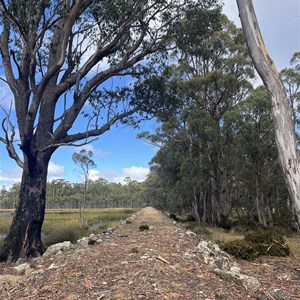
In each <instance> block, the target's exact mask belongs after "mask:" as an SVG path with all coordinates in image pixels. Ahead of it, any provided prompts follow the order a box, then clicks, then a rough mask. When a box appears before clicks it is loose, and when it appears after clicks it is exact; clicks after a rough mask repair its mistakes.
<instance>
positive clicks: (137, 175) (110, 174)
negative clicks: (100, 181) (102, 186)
mask: <svg viewBox="0 0 300 300" xmlns="http://www.w3.org/2000/svg"><path fill="white" fill-rule="evenodd" d="M98 174H99V177H102V178H105V179H107V180H108V181H110V182H119V183H124V179H125V178H126V177H130V178H131V179H132V180H136V181H139V182H141V181H144V180H145V179H146V177H147V175H148V174H149V168H144V167H137V166H131V167H128V168H123V169H122V170H121V171H116V170H112V169H106V170H102V171H101V172H99V173H98Z"/></svg>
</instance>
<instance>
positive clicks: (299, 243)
mask: <svg viewBox="0 0 300 300" xmlns="http://www.w3.org/2000/svg"><path fill="white" fill-rule="evenodd" d="M286 242H287V244H288V245H289V247H290V249H291V252H292V254H293V255H294V256H295V257H297V258H298V259H300V236H299V235H298V236H296V235H295V237H288V238H287V239H286Z"/></svg>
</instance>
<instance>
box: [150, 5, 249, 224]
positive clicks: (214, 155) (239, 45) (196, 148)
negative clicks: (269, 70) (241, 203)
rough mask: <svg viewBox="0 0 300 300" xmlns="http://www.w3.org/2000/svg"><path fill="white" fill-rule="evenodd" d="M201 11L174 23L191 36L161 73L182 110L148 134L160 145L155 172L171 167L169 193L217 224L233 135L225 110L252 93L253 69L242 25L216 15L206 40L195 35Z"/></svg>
mask: <svg viewBox="0 0 300 300" xmlns="http://www.w3.org/2000/svg"><path fill="white" fill-rule="evenodd" d="M202 13H203V11H202V10H198V11H194V12H193V13H191V14H189V15H187V17H186V18H185V19H184V20H183V22H181V24H180V26H178V31H179V32H180V31H184V32H188V33H189V34H185V35H182V36H181V35H179V36H178V39H177V40H176V43H177V46H178V48H177V49H176V51H174V53H173V59H174V61H175V62H177V65H175V64H174V65H175V66H173V67H172V68H171V67H168V69H167V70H166V71H165V72H169V73H170V74H172V76H170V78H172V80H173V82H175V84H176V85H177V91H178V93H179V95H180V97H181V101H182V105H181V106H182V107H183V109H181V110H180V111H177V112H176V113H173V114H172V117H169V118H168V119H167V120H166V121H165V122H164V126H162V127H161V132H157V134H156V137H154V136H148V138H150V141H152V142H155V141H156V140H158V141H159V142H160V143H161V145H162V146H163V147H161V149H160V150H159V152H158V153H157V155H156V157H155V158H154V159H153V162H156V163H157V164H158V174H160V170H161V171H165V172H167V171H168V166H169V167H170V168H169V169H170V172H169V175H170V178H174V180H175V181H176V183H175V185H176V186H177V188H176V189H175V190H173V193H169V195H172V194H173V195H174V196H175V197H178V201H177V202H178V203H179V202H180V201H181V203H182V205H184V206H188V205H189V206H192V207H193V210H194V214H195V216H196V217H197V219H198V220H202V221H204V222H209V223H217V222H219V221H220V219H221V214H222V213H226V214H227V213H228V212H229V211H230V208H231V205H230V201H228V199H229V198H230V194H229V193H230V182H231V178H230V176H231V174H230V144H231V143H232V134H231V128H230V126H229V124H228V122H227V119H226V114H227V113H228V112H230V111H231V110H232V109H234V108H235V107H236V105H237V104H238V103H239V102H240V101H242V100H243V99H244V98H245V97H246V96H247V95H248V93H249V91H251V89H252V85H251V83H250V80H251V78H252V77H253V67H252V63H251V59H250V57H249V55H248V50H247V47H246V44H245V41H244V37H243V34H242V31H241V29H238V28H236V26H235V25H234V24H233V23H232V22H230V21H229V20H228V19H227V18H226V16H221V18H219V19H218V22H216V23H215V24H214V26H213V27H212V31H211V32H210V33H209V34H208V35H206V36H205V38H202V39H197V37H195V35H196V29H195V28H197V22H198V21H199V20H201V15H202ZM171 128H173V131H172V130H171ZM170 133H172V134H173V136H172V135H170ZM172 144H174V151H173V153H172V150H171V149H172V146H171V145H172ZM165 152H166V153H167V154H168V155H169V157H168V159H167V158H165V156H166V154H164V153H165ZM175 152H176V154H175ZM173 157H174V158H176V159H171V158H173ZM176 164H177V166H176V167H175V165H176ZM172 169H173V174H172V175H171V173H172ZM175 172H176V174H177V175H176V176H177V178H176V176H175V175H174V173H175ZM169 182H170V181H169ZM170 184H172V183H170ZM175 185H173V186H175ZM174 192H175V193H174ZM183 193H184V195H183ZM181 199H185V201H182V200H181ZM175 202H176V201H175Z"/></svg>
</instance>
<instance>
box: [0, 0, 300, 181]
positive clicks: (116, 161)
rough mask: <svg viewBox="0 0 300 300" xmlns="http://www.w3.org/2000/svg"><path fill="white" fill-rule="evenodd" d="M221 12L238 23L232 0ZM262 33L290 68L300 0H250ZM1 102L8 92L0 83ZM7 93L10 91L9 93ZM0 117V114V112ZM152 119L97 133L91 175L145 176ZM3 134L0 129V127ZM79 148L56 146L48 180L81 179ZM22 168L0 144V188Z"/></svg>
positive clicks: (299, 42) (299, 30)
mask: <svg viewBox="0 0 300 300" xmlns="http://www.w3.org/2000/svg"><path fill="white" fill-rule="evenodd" d="M224 3H225V7H224V12H225V13H226V14H227V15H228V17H229V18H230V19H231V20H233V21H234V22H236V23H237V24H240V22H239V17H238V11H237V7H236V1H235V0H225V1H224ZM253 4H254V7H255V10H256V14H257V17H258V21H259V23H260V27H261V31H262V35H263V38H264V41H265V44H266V46H267V49H268V51H269V53H270V56H271V57H272V59H273V60H274V61H275V64H276V65H277V67H278V69H279V70H281V69H282V68H284V67H289V61H290V59H291V57H292V55H293V53H294V52H296V51H300V1H298V0H284V1H283V0H253ZM0 94H2V96H0V102H1V99H3V97H4V96H5V94H7V91H6V89H5V87H4V86H3V85H2V84H0ZM8 95H9V94H8ZM0 116H2V115H1V114H0ZM154 128H155V124H153V122H144V123H141V127H140V129H139V130H134V129H132V128H130V127H124V126H119V127H117V128H115V127H114V128H112V129H111V130H110V131H109V132H106V133H105V134H104V135H102V136H100V137H99V139H98V140H97V141H95V142H93V144H89V145H87V146H86V148H87V149H88V150H92V151H93V153H94V161H95V163H96V164H97V168H96V169H95V170H92V172H91V178H92V179H96V178H99V177H103V178H106V179H107V180H109V181H115V182H122V181H123V179H124V178H125V177H127V176H129V177H131V178H132V179H136V180H139V181H141V180H143V179H145V177H146V175H147V173H148V169H149V161H150V160H151V158H152V157H153V156H154V155H155V151H156V149H155V148H154V147H153V146H151V145H149V144H147V143H146V142H144V141H142V140H138V139H136V135H137V134H138V133H139V132H141V131H145V130H153V129H154ZM0 134H1V135H2V128H1V129H0ZM79 150H80V149H78V148H75V147H62V148H60V149H58V150H57V151H56V152H55V153H54V155H53V157H52V159H51V163H50V166H49V175H48V179H52V178H64V179H66V180H69V181H72V182H78V181H80V180H81V178H80V175H79V173H78V172H76V167H75V166H74V163H73V162H72V154H73V153H74V152H75V151H79ZM20 176H21V169H20V168H19V167H18V166H17V165H16V164H15V162H14V161H13V160H11V159H10V158H9V157H8V155H7V153H6V150H5V147H4V145H3V144H2V143H0V187H1V186H2V185H5V186H11V185H12V184H13V183H15V182H17V181H20Z"/></svg>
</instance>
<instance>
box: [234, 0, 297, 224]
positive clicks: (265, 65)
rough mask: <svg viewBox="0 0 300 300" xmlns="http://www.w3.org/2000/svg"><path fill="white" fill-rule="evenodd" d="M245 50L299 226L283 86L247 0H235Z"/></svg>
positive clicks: (293, 143) (294, 163)
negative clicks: (264, 99)
mask: <svg viewBox="0 0 300 300" xmlns="http://www.w3.org/2000/svg"><path fill="white" fill-rule="evenodd" d="M236 2H237V5H238V9H239V14H240V19H241V22H242V27H243V31H244V35H245V37H246V42H247V45H248V49H249V52H250V55H251V58H252V61H253V63H254V65H255V68H256V70H257V72H258V74H259V75H260V77H261V79H262V81H263V83H264V85H265V87H266V89H267V92H268V96H269V99H270V102H271V107H272V115H273V121H274V131H275V140H276V145H277V149H278V157H279V162H280V165H281V168H282V171H283V176H284V179H285V182H286V184H287V188H288V191H289V194H290V197H291V199H292V202H293V204H294V208H295V214H296V218H297V221H298V224H300V159H299V152H298V149H297V140H296V134H295V131H294V123H293V118H292V113H291V108H290V106H289V102H288V98H287V95H286V92H285V88H284V85H283V83H282V81H281V79H280V75H279V72H278V71H277V68H276V66H275V64H274V62H273V60H272V59H271V58H270V56H269V54H268V52H267V49H266V47H265V44H264V42H263V38H262V35H261V32H260V29H259V24H258V21H257V18H256V15H255V10H254V7H253V3H252V1H251V0H236Z"/></svg>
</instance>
